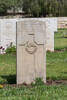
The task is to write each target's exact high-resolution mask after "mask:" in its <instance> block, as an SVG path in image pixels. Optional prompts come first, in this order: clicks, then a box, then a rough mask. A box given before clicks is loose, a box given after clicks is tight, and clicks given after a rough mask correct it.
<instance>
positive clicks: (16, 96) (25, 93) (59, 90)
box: [0, 85, 67, 100]
mask: <svg viewBox="0 0 67 100" xmlns="http://www.w3.org/2000/svg"><path fill="white" fill-rule="evenodd" d="M0 100H67V86H66V85H58V86H56V85H53V86H46V85H40V86H35V87H32V88H29V87H21V88H14V87H5V88H4V89H2V90H0Z"/></svg>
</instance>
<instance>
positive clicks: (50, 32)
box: [46, 18, 57, 52]
mask: <svg viewBox="0 0 67 100" xmlns="http://www.w3.org/2000/svg"><path fill="white" fill-rule="evenodd" d="M56 31H57V18H47V19H46V50H47V51H52V52H54V32H56Z"/></svg>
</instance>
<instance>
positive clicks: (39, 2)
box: [23, 0, 67, 17]
mask: <svg viewBox="0 0 67 100" xmlns="http://www.w3.org/2000/svg"><path fill="white" fill-rule="evenodd" d="M65 9H67V0H34V1H33V0H23V10H24V11H25V12H26V13H28V14H31V15H32V16H33V17H41V16H67V13H66V10H65Z"/></svg>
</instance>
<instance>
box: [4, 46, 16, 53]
mask: <svg viewBox="0 0 67 100" xmlns="http://www.w3.org/2000/svg"><path fill="white" fill-rule="evenodd" d="M6 53H11V54H16V47H15V46H14V45H12V44H11V45H10V46H9V47H8V48H7V49H6Z"/></svg>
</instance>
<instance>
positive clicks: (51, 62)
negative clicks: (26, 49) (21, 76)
mask: <svg viewBox="0 0 67 100" xmlns="http://www.w3.org/2000/svg"><path fill="white" fill-rule="evenodd" d="M64 32H67V30H66V29H63V30H61V29H60V30H58V32H57V33H56V34H55V50H61V49H64V48H67V38H66V35H64V36H63V33H64ZM47 79H51V80H67V50H64V51H59V52H54V53H51V52H47ZM15 83H16V56H15V55H12V54H7V55H6V54H5V55H0V84H15ZM0 100H67V84H66V85H65V84H60V85H55V84H54V85H50V86H48V85H43V84H42V85H37V84H36V85H35V86H32V87H25V86H22V87H21V88H18V87H16V88H15V87H11V86H5V87H4V88H3V89H0Z"/></svg>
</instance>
